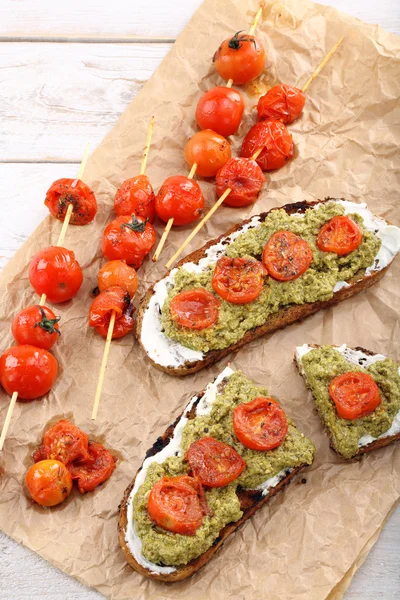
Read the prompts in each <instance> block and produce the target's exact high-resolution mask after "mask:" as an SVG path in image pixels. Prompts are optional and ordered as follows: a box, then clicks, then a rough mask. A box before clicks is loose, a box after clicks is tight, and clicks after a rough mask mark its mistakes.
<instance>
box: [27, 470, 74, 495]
mask: <svg viewBox="0 0 400 600" xmlns="http://www.w3.org/2000/svg"><path fill="white" fill-rule="evenodd" d="M25 483H26V487H27V488H28V492H29V493H30V495H31V497H32V499H33V500H34V501H35V502H37V503H38V504H41V505H42V506H56V505H57V504H60V503H61V502H63V501H64V500H65V499H66V498H68V496H69V495H70V493H71V490H72V478H71V474H70V472H69V471H68V469H67V467H66V466H65V465H64V464H63V463H61V462H60V461H58V460H42V461H40V462H37V463H35V464H34V465H32V466H31V468H30V469H29V471H28V472H27V474H26V477H25Z"/></svg>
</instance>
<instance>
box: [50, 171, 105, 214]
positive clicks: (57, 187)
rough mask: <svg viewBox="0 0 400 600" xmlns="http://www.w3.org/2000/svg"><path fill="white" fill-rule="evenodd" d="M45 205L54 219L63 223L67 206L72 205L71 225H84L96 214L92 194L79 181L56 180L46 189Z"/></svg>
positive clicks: (95, 203) (94, 199)
mask: <svg viewBox="0 0 400 600" xmlns="http://www.w3.org/2000/svg"><path fill="white" fill-rule="evenodd" d="M44 203H45V205H46V206H47V208H48V209H49V211H50V212H51V214H52V215H53V217H55V218H56V219H58V220H59V221H64V219H65V214H66V212H67V210H68V206H69V205H70V204H72V206H73V209H72V215H71V219H70V223H71V225H86V224H87V223H90V222H91V221H93V219H94V217H95V215H96V212H97V202H96V197H95V195H94V192H93V191H92V190H91V189H90V187H89V186H87V185H86V183H83V181H81V180H80V179H58V180H57V181H55V182H54V183H53V184H52V186H51V187H50V188H49V189H48V191H47V194H46V199H45V201H44Z"/></svg>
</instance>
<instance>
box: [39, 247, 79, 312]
mask: <svg viewBox="0 0 400 600" xmlns="http://www.w3.org/2000/svg"><path fill="white" fill-rule="evenodd" d="M29 280H30V282H31V285H32V287H33V289H34V290H35V292H36V293H37V294H39V296H41V295H42V294H46V296H47V300H48V301H49V302H51V303H53V304H57V303H59V302H66V301H67V300H70V299H71V298H73V297H74V296H76V294H77V293H78V291H79V288H80V287H81V285H82V281H83V273H82V269H81V267H80V266H79V263H78V261H77V260H76V259H75V254H74V253H73V252H72V250H67V249H66V248H59V247H58V246H50V247H49V248H45V249H44V250H41V251H40V252H38V253H37V254H35V256H34V257H33V258H32V260H31V264H30V267H29Z"/></svg>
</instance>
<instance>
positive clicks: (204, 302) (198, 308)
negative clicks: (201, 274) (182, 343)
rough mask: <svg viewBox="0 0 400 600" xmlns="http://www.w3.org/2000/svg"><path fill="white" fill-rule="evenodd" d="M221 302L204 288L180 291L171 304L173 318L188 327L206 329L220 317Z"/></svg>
mask: <svg viewBox="0 0 400 600" xmlns="http://www.w3.org/2000/svg"><path fill="white" fill-rule="evenodd" d="M220 305H221V303H220V301H219V300H218V298H216V297H215V296H213V295H212V294H210V292H207V290H205V289H204V288H195V289H194V290H187V291H185V292H180V293H179V294H177V295H176V296H174V297H173V298H172V300H171V303H170V305H169V310H170V313H171V319H172V320H173V321H175V322H176V323H178V325H182V327H187V328H188V329H196V330H200V329H206V327H211V325H214V323H215V322H216V321H217V319H218V314H219V307H220Z"/></svg>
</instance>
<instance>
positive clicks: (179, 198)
mask: <svg viewBox="0 0 400 600" xmlns="http://www.w3.org/2000/svg"><path fill="white" fill-rule="evenodd" d="M203 208H204V197H203V194H202V191H201V189H200V186H199V184H198V183H197V182H196V181H193V179H189V178H188V177H184V176H183V175H174V176H173V177H168V178H167V179H166V180H165V181H164V183H163V184H162V186H161V187H160V190H159V192H158V194H157V196H156V212H157V214H158V216H159V217H160V219H161V220H162V221H164V222H165V223H167V222H168V221H169V219H174V225H188V224H189V223H193V221H195V220H196V219H198V218H199V217H200V215H201V213H202V211H203Z"/></svg>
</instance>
